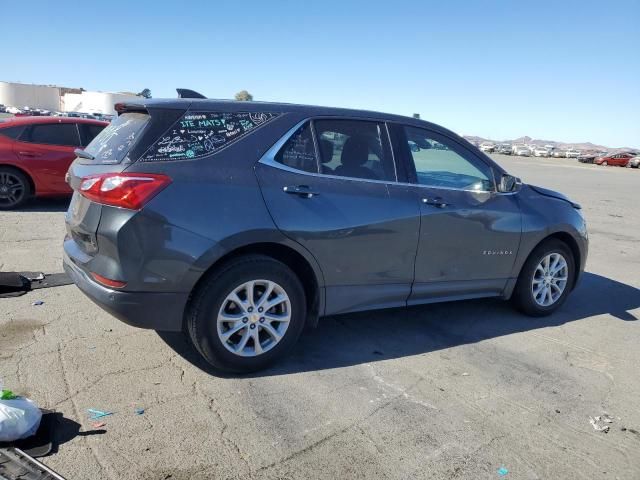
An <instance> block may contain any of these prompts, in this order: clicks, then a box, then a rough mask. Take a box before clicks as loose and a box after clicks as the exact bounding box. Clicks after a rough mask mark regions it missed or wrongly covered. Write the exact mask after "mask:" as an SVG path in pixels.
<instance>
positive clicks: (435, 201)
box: [422, 197, 449, 208]
mask: <svg viewBox="0 0 640 480" xmlns="http://www.w3.org/2000/svg"><path fill="white" fill-rule="evenodd" d="M422 203H424V204H425V205H432V206H434V207H438V208H444V207H448V206H449V204H448V203H447V202H445V201H444V199H443V198H442V197H433V198H423V199H422Z"/></svg>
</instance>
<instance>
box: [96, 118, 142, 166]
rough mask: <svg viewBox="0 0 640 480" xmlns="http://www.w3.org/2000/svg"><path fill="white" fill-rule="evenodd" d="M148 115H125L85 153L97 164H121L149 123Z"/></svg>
mask: <svg viewBox="0 0 640 480" xmlns="http://www.w3.org/2000/svg"><path fill="white" fill-rule="evenodd" d="M149 118H150V117H149V115H148V114H146V113H137V112H131V113H123V114H122V115H119V116H118V117H116V118H114V119H113V121H112V122H111V123H110V124H109V125H108V126H107V127H105V129H104V130H102V131H101V132H100V133H99V134H98V135H97V136H96V137H95V138H94V139H93V140H92V141H91V143H89V145H88V146H87V148H86V149H85V151H86V152H87V153H89V154H91V155H93V156H94V157H95V160H94V162H97V163H120V162H121V161H122V159H123V158H124V157H125V156H126V155H127V153H128V152H129V150H131V147H132V146H133V145H134V143H135V142H136V141H137V140H138V138H139V137H140V135H141V133H142V130H143V129H144V127H145V126H146V125H147V123H148V122H149Z"/></svg>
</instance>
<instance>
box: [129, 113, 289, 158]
mask: <svg viewBox="0 0 640 480" xmlns="http://www.w3.org/2000/svg"><path fill="white" fill-rule="evenodd" d="M277 116H278V114H277V113H269V112H187V113H185V114H184V115H183V116H182V117H181V118H180V119H179V120H178V121H177V122H176V123H175V124H174V125H173V126H172V127H171V128H170V129H169V130H168V131H167V132H166V133H165V134H164V135H162V136H161V137H160V138H159V139H158V141H157V142H155V143H154V144H153V145H152V146H151V147H150V148H149V150H147V153H146V154H145V155H144V157H143V158H142V161H144V162H156V161H163V160H189V159H193V158H200V157H206V156H207V155H211V154H213V153H216V152H217V151H219V150H221V149H223V148H224V147H227V146H229V145H230V144H231V143H233V142H235V141H236V140H238V139H239V138H241V137H243V136H244V135H246V134H248V133H249V132H251V131H253V130H254V129H256V128H258V127H259V126H262V125H264V124H265V123H267V122H270V121H271V120H273V119H274V118H275V117H277Z"/></svg>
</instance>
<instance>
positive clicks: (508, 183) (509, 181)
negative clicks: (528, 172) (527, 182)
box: [498, 173, 522, 193]
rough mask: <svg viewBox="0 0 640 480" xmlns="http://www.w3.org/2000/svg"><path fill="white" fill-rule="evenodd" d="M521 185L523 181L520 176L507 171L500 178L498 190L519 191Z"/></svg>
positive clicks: (503, 191)
mask: <svg viewBox="0 0 640 480" xmlns="http://www.w3.org/2000/svg"><path fill="white" fill-rule="evenodd" d="M520 185H522V182H521V181H520V179H519V178H518V177H514V176H513V175H509V174H507V173H505V174H504V175H502V178H500V183H499V184H498V191H499V192H501V193H512V192H517V191H518V190H519V189H520Z"/></svg>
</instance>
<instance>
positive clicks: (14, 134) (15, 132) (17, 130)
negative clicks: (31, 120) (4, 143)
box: [0, 126, 24, 140]
mask: <svg viewBox="0 0 640 480" xmlns="http://www.w3.org/2000/svg"><path fill="white" fill-rule="evenodd" d="M23 131H24V126H18V127H7V128H0V135H2V136H4V137H8V138H12V139H14V140H15V139H16V138H18V137H19V136H20V134H21V133H22V132H23Z"/></svg>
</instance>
